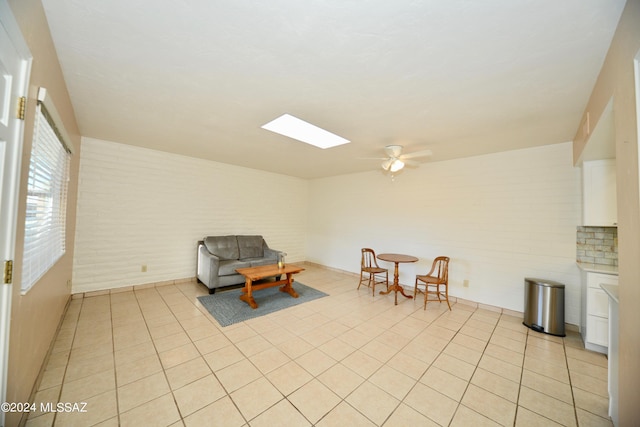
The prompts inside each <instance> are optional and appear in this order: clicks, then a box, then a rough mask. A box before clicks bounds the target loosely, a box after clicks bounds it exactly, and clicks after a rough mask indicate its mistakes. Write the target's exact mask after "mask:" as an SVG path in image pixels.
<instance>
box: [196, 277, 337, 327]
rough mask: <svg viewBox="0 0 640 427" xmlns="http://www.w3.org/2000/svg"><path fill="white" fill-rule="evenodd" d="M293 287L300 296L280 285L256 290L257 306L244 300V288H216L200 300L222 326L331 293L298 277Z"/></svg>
mask: <svg viewBox="0 0 640 427" xmlns="http://www.w3.org/2000/svg"><path fill="white" fill-rule="evenodd" d="M293 289H295V291H296V292H297V293H298V298H293V297H292V296H291V295H289V294H287V293H286V292H280V286H274V287H272V288H266V289H261V290H259V291H255V292H253V299H254V300H255V301H256V303H257V304H258V308H256V309H255V310H254V309H252V308H251V307H249V304H247V303H246V302H244V301H241V300H240V294H241V290H240V289H234V290H230V291H223V292H220V291H216V293H215V294H213V295H204V296H200V297H198V300H200V302H201V303H202V305H204V306H205V308H206V309H207V310H208V311H209V313H211V315H212V316H213V317H215V319H216V320H217V321H218V323H219V324H220V326H229V325H233V324H234V323H238V322H242V321H245V320H248V319H253V318H254V317H260V316H264V315H265V314H269V313H273V312H275V311H278V310H282V309H283V308H287V307H293V306H295V305H299V304H303V303H305V302H308V301H312V300H314V299H318V298H322V297H326V296H327V294H325V293H324V292H321V291H319V290H317V289H313V288H310V287H309V286H306V285H303V284H302V283H300V282H296V281H294V282H293Z"/></svg>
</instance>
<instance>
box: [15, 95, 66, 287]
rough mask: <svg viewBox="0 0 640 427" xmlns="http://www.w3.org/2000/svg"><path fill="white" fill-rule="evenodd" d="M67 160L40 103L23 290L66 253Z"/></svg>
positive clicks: (25, 241)
mask: <svg viewBox="0 0 640 427" xmlns="http://www.w3.org/2000/svg"><path fill="white" fill-rule="evenodd" d="M55 115H56V116H57V114H55ZM69 159H70V154H69V151H68V149H67V148H66V146H65V144H64V141H63V139H62V137H61V132H59V131H58V129H57V128H56V125H55V124H54V123H53V119H52V118H51V114H49V113H48V110H47V109H46V108H45V106H44V105H43V104H42V103H39V104H38V107H37V111H36V120H35V129H34V135H33V146H32V148H31V161H30V165H29V181H28V184H27V211H26V219H25V236H24V258H23V264H22V292H26V291H27V290H29V289H30V288H31V287H32V286H33V285H34V284H35V283H36V282H37V281H38V279H40V278H41V277H42V276H43V275H44V273H46V272H47V270H49V269H50V268H51V267H52V266H53V265H54V264H55V263H56V262H57V261H58V260H59V259H60V257H61V256H62V255H63V254H64V252H65V228H66V212H67V187H68V185H67V184H68V180H69V163H70V161H69Z"/></svg>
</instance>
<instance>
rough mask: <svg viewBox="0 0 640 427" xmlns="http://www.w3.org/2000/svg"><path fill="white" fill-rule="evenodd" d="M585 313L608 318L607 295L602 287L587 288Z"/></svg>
mask: <svg viewBox="0 0 640 427" xmlns="http://www.w3.org/2000/svg"><path fill="white" fill-rule="evenodd" d="M587 314H589V315H593V316H598V317H603V318H605V319H608V318H609V297H607V294H606V293H605V291H603V290H602V288H597V289H596V288H588V289H587Z"/></svg>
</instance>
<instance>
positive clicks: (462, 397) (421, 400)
mask: <svg viewBox="0 0 640 427" xmlns="http://www.w3.org/2000/svg"><path fill="white" fill-rule="evenodd" d="M305 267H306V268H307V270H306V271H304V272H303V273H301V274H300V275H298V276H297V279H298V280H299V281H300V282H302V283H305V284H307V285H309V286H312V287H315V288H317V289H320V290H322V291H324V292H327V293H328V294H330V296H329V297H326V298H321V299H319V300H315V301H312V302H308V303H305V304H302V305H300V306H297V307H292V308H289V309H286V310H283V311H280V312H277V313H273V314H270V315H268V316H265V317H261V318H258V319H253V320H250V321H247V322H244V323H241V324H236V325H232V326H228V327H226V328H221V327H219V325H218V324H217V322H216V321H215V320H213V319H212V318H211V316H210V315H209V314H208V313H207V312H206V310H204V309H203V308H202V307H201V306H200V305H199V303H198V302H197V300H196V296H198V295H203V294H206V289H205V288H204V286H203V285H198V284H195V283H186V284H180V285H166V286H159V287H155V288H148V289H143V290H135V291H127V292H120V293H112V294H110V295H100V296H94V297H89V298H84V299H75V300H72V302H71V304H70V306H69V309H68V311H67V313H66V316H65V319H64V322H63V325H62V327H61V329H60V332H59V334H58V337H57V339H56V341H55V344H54V348H53V352H52V354H51V357H50V360H49V362H48V365H47V368H46V370H45V372H44V375H43V378H42V382H41V385H40V389H39V391H38V393H37V395H36V403H37V404H38V405H39V403H40V402H54V403H57V402H70V403H73V402H87V406H86V412H85V413H64V412H59V413H53V412H49V413H41V412H38V413H33V414H31V417H30V418H29V421H28V423H27V425H28V426H51V425H55V426H65V427H67V426H91V425H100V426H116V425H122V426H142V425H144V426H152V425H157V426H187V427H191V426H205V425H206V426H224V427H233V426H249V425H250V426H256V427H261V426H268V427H273V426H295V427H298V426H305V425H317V426H340V427H342V426H347V425H348V426H383V425H384V426H389V427H391V426H417V425H420V426H437V425H440V426H469V425H474V426H494V425H504V426H513V425H516V426H527V427H528V426H553V425H565V426H576V425H580V426H610V425H611V422H610V420H609V419H608V417H607V360H606V358H605V357H604V356H603V355H600V354H597V353H593V352H589V351H585V350H584V349H583V347H582V344H581V341H580V338H579V336H578V335H577V334H575V333H570V334H569V335H568V336H567V337H566V338H564V339H562V338H558V337H552V336H548V335H544V334H540V333H536V332H533V331H530V330H529V329H528V328H526V327H524V326H523V325H522V319H521V318H517V317H514V316H509V315H504V314H500V313H498V312H495V311H491V310H486V309H476V308H474V307H471V306H469V305H464V304H454V305H453V310H452V311H449V310H447V307H446V305H445V304H437V303H429V305H428V306H427V310H426V311H424V310H423V309H422V304H421V303H420V302H419V301H417V302H414V301H413V300H408V299H405V298H402V297H400V299H399V304H398V305H397V306H394V305H393V296H392V295H387V296H382V295H376V296H375V297H373V296H372V295H371V291H370V290H369V289H366V288H361V289H360V290H356V286H357V277H356V276H354V275H353V274H346V273H340V272H336V271H333V270H329V269H324V268H321V267H318V266H315V265H312V264H306V265H305ZM258 303H259V300H258ZM238 304H240V305H243V304H244V303H242V302H240V301H238Z"/></svg>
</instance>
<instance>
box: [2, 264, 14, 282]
mask: <svg viewBox="0 0 640 427" xmlns="http://www.w3.org/2000/svg"><path fill="white" fill-rule="evenodd" d="M12 279H13V260H7V261H5V262H4V275H3V280H2V283H4V284H5V285H8V284H10V283H11V281H12Z"/></svg>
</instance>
